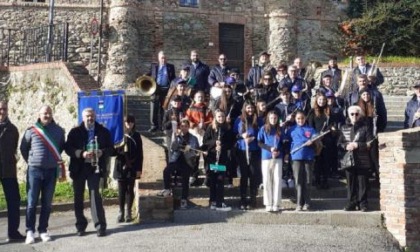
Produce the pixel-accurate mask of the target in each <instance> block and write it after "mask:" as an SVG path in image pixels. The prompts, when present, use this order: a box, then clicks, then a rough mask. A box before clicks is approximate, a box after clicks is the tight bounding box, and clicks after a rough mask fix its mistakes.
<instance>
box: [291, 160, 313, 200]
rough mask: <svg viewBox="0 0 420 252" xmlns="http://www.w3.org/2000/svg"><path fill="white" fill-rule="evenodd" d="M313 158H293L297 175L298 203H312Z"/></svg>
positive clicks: (294, 170) (293, 165)
mask: <svg viewBox="0 0 420 252" xmlns="http://www.w3.org/2000/svg"><path fill="white" fill-rule="evenodd" d="M312 166H313V161H312V160H293V162H292V168H293V176H294V177H295V187H296V204H297V205H298V206H302V207H303V206H304V205H305V204H307V205H310V204H311V183H312Z"/></svg>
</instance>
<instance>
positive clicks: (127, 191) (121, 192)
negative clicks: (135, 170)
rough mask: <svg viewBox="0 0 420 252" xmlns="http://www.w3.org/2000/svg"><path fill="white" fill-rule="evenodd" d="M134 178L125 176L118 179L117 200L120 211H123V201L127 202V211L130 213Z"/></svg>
mask: <svg viewBox="0 0 420 252" xmlns="http://www.w3.org/2000/svg"><path fill="white" fill-rule="evenodd" d="M135 181H136V180H135V178H126V179H121V180H118V202H119V206H120V212H121V213H124V208H125V203H126V202H127V212H128V213H131V209H132V208H133V201H134V183H135Z"/></svg>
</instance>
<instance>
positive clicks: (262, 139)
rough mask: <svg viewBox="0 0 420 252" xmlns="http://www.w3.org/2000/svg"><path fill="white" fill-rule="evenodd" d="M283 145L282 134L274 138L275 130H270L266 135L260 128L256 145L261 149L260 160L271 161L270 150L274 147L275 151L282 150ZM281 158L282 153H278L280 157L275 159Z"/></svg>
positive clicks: (262, 128)
mask: <svg viewBox="0 0 420 252" xmlns="http://www.w3.org/2000/svg"><path fill="white" fill-rule="evenodd" d="M282 143H283V134H280V137H278V136H276V130H275V129H271V131H270V132H269V133H267V132H266V131H265V129H264V127H261V128H260V131H259V132H258V145H259V146H260V147H261V150H262V151H261V159H263V160H268V159H272V158H273V156H272V155H271V148H272V147H276V148H277V150H281V149H282ZM281 158H283V153H282V152H280V155H279V156H277V157H276V159H281Z"/></svg>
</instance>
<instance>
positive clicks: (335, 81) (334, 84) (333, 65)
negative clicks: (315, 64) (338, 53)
mask: <svg viewBox="0 0 420 252" xmlns="http://www.w3.org/2000/svg"><path fill="white" fill-rule="evenodd" d="M341 72H342V71H341V69H340V68H338V65H337V57H335V56H333V57H330V60H329V61H328V69H327V70H325V71H324V72H322V73H321V84H323V83H322V82H323V81H322V80H323V79H324V77H325V76H326V75H330V76H331V88H332V89H333V90H334V91H338V88H339V87H340V83H341Z"/></svg>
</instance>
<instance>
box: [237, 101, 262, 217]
mask: <svg viewBox="0 0 420 252" xmlns="http://www.w3.org/2000/svg"><path fill="white" fill-rule="evenodd" d="M262 124H263V122H262V121H260V120H258V118H257V111H256V108H255V105H254V104H253V103H252V102H248V101H246V102H245V103H244V105H243V107H242V115H241V116H240V117H238V118H237V119H236V121H235V124H234V127H233V131H234V133H235V134H236V136H237V145H236V146H237V159H238V164H239V169H240V173H241V179H240V186H239V187H240V193H241V202H240V208H241V209H242V210H245V209H250V208H255V207H256V206H257V190H258V185H259V183H260V182H259V181H260V178H261V166H260V165H261V150H260V147H258V142H257V135H258V128H259V127H260V126H262ZM248 180H249V191H250V202H248V201H247V189H248Z"/></svg>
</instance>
